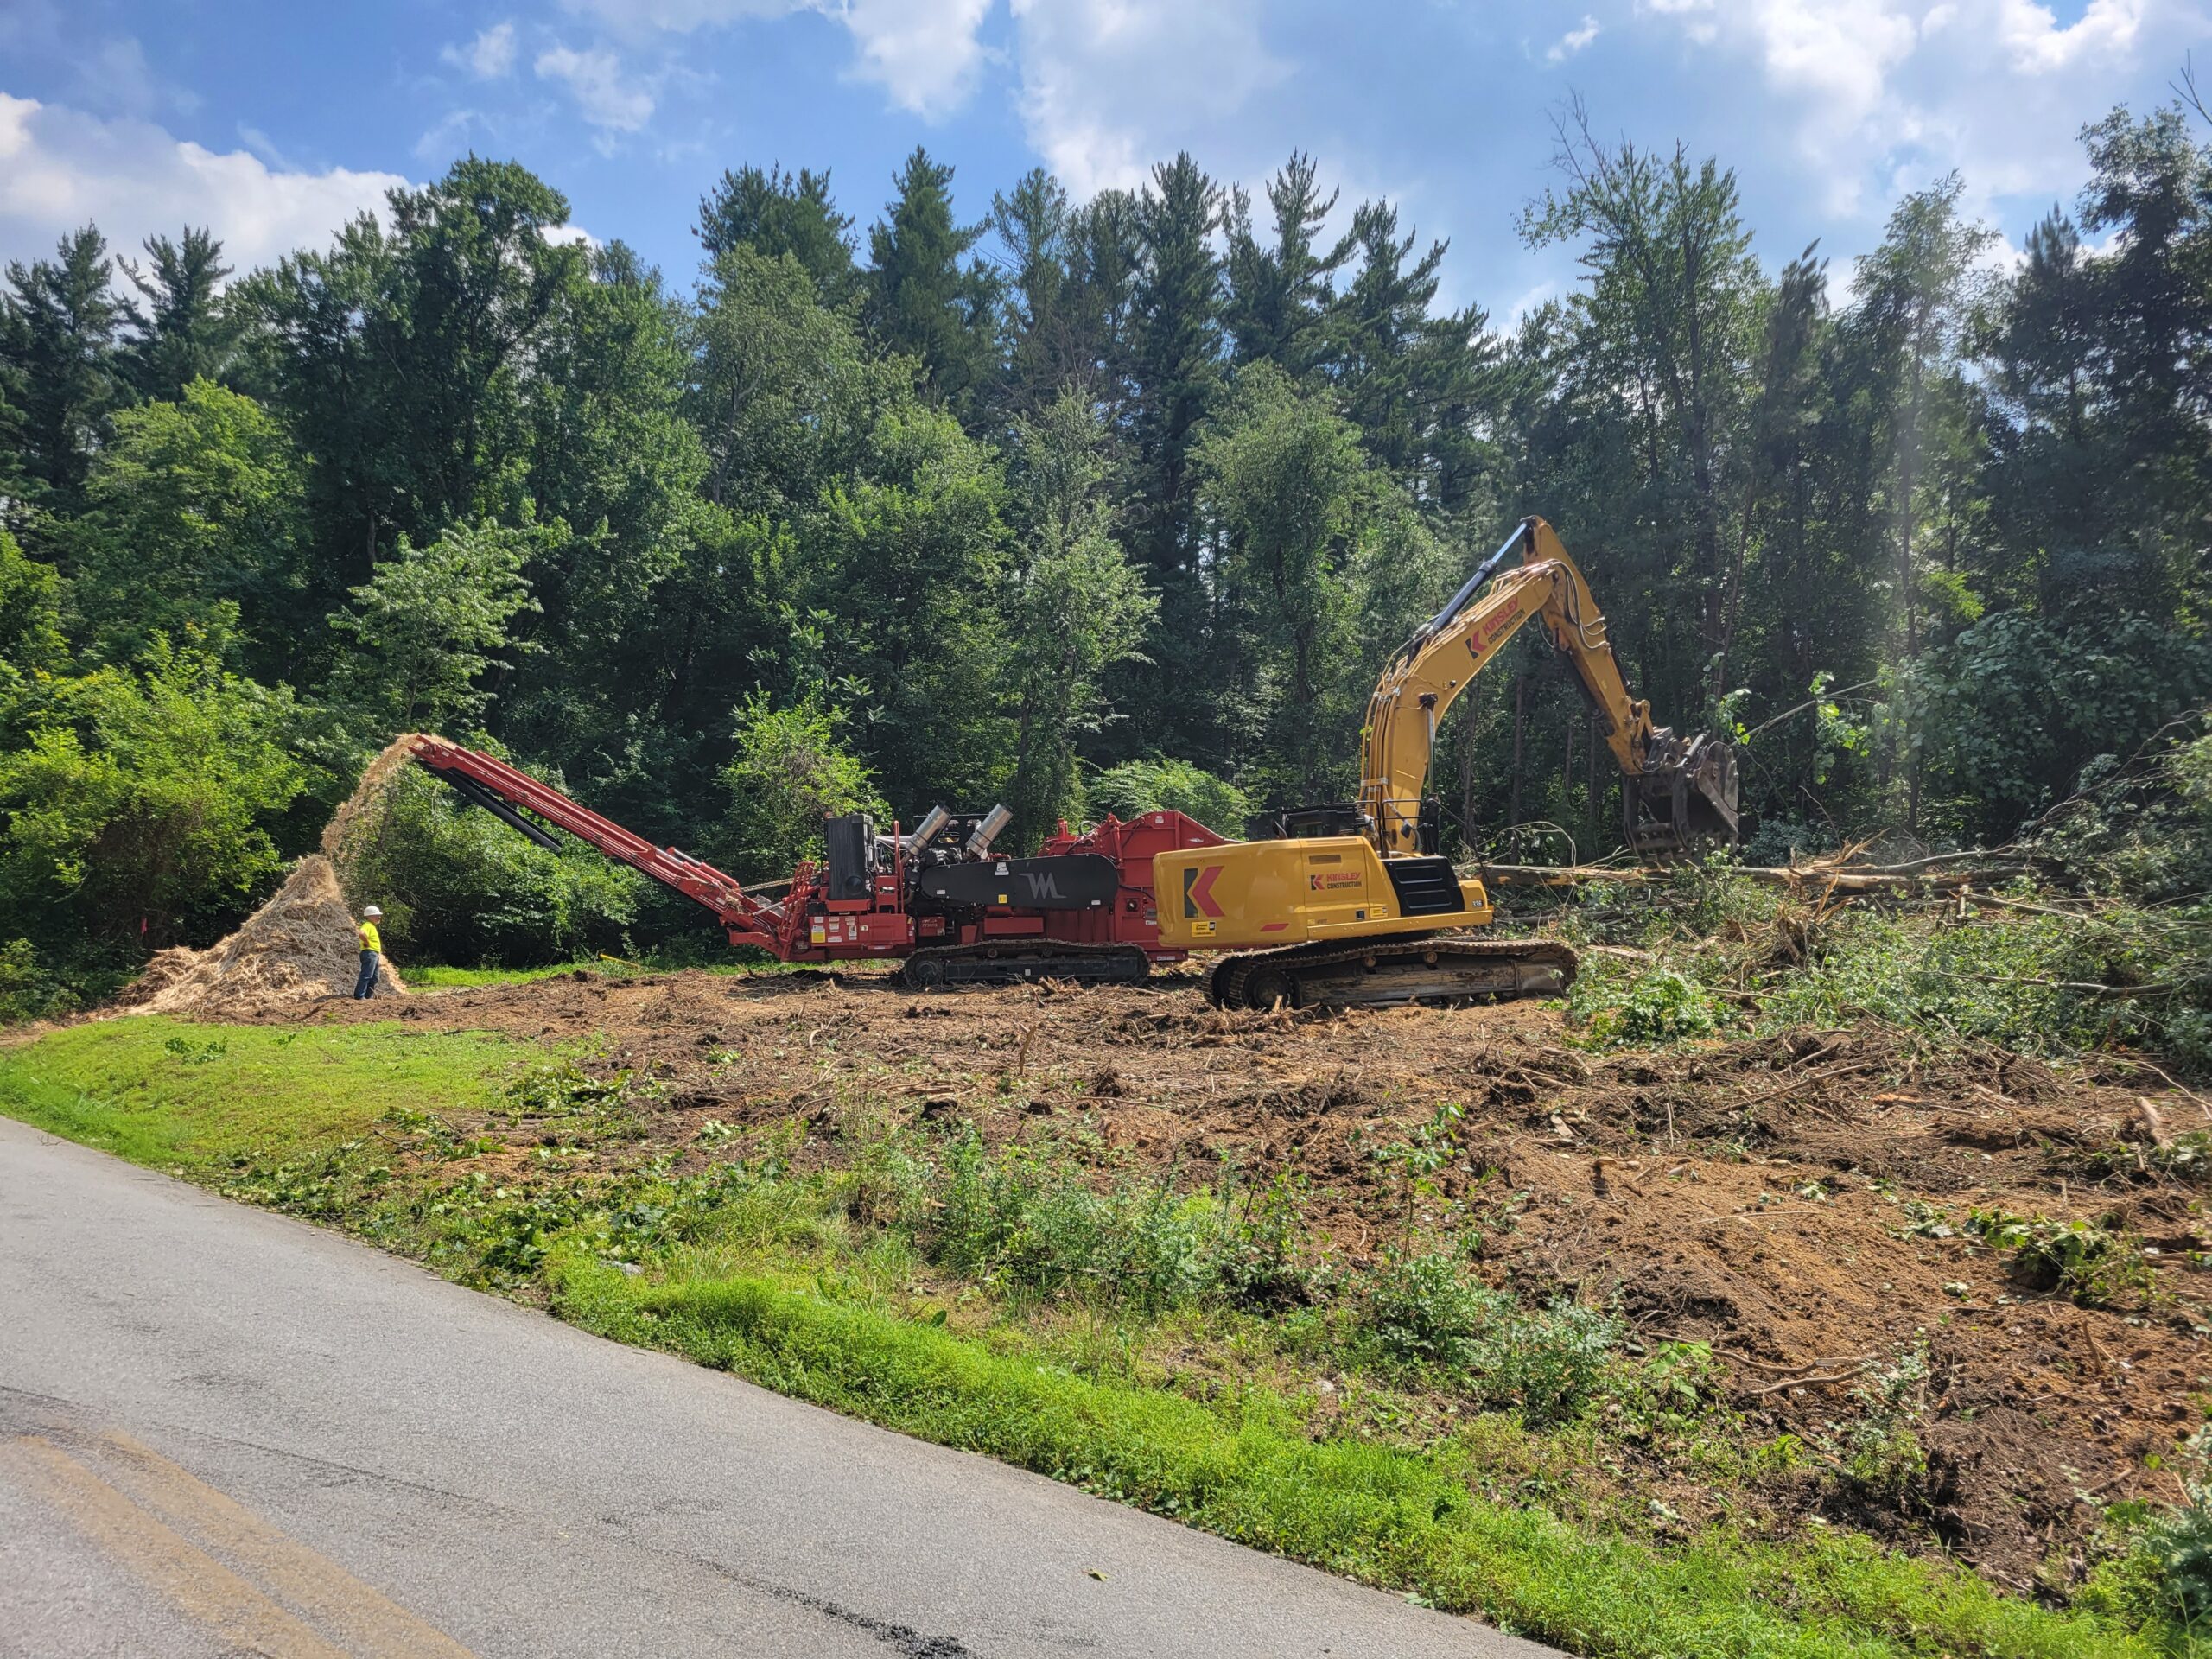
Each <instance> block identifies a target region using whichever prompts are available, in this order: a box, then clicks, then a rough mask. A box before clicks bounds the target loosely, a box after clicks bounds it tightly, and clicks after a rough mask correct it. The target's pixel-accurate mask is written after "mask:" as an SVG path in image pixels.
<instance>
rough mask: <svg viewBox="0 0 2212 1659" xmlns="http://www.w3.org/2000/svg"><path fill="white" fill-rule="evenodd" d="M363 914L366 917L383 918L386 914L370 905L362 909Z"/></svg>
mask: <svg viewBox="0 0 2212 1659" xmlns="http://www.w3.org/2000/svg"><path fill="white" fill-rule="evenodd" d="M361 914H362V915H364V916H381V915H383V914H384V912H382V911H380V910H378V908H377V907H376V906H374V905H369V906H365V907H364V908H363V909H362V912H361Z"/></svg>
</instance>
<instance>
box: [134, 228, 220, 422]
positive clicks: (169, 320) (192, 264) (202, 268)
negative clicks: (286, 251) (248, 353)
mask: <svg viewBox="0 0 2212 1659" xmlns="http://www.w3.org/2000/svg"><path fill="white" fill-rule="evenodd" d="M222 261H223V245H222V244H221V243H220V242H219V241H217V240H216V239H215V238H214V237H213V235H211V234H210V233H209V232H208V231H207V229H206V228H205V227H194V226H186V227H185V232H184V239H183V240H182V241H181V242H172V241H170V240H169V238H168V237H166V236H155V237H149V238H147V240H146V264H145V265H144V267H143V268H142V267H140V266H138V265H137V264H132V263H131V262H130V260H127V259H126V260H124V262H123V269H124V273H125V274H126V275H127V276H128V277H130V285H131V286H132V287H133V288H135V289H137V290H138V293H139V296H140V297H141V298H142V299H143V300H144V302H145V307H144V309H143V312H142V313H140V315H139V317H138V321H139V324H140V327H139V329H138V334H137V338H136V339H134V340H132V341H131V342H130V346H128V347H127V348H126V349H125V351H124V372H125V373H126V374H127V375H128V377H129V378H130V384H131V385H132V387H133V389H135V390H136V391H137V394H138V395H139V396H140V397H144V398H148V399H150V400H152V401H154V402H156V403H164V404H173V403H175V401H176V400H177V399H178V398H179V397H182V396H183V395H184V389H185V387H187V386H188V385H191V384H192V382H194V380H200V379H210V380H212V379H213V378H217V377H218V376H219V375H220V374H221V373H222V372H223V370H224V368H225V367H226V365H227V363H228V361H229V359H230V356H231V353H232V350H233V348H234V347H235V345H236V343H237V340H238V322H237V320H236V319H235V318H234V317H233V316H232V315H231V314H230V312H229V310H228V308H226V307H225V306H224V305H223V303H222V300H221V294H220V289H221V287H222V283H223V279H224V278H225V277H228V276H229V275H230V274H231V267H230V266H228V265H226V264H223V262H222Z"/></svg>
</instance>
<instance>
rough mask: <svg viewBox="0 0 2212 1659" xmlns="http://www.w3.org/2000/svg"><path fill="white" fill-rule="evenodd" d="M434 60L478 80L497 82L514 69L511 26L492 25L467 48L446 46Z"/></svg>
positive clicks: (507, 24) (513, 36)
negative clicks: (465, 72) (463, 71)
mask: <svg viewBox="0 0 2212 1659" xmlns="http://www.w3.org/2000/svg"><path fill="white" fill-rule="evenodd" d="M438 57H439V60H441V61H442V62H444V63H448V64H450V65H452V66H453V67H454V68H456V69H461V70H466V71H467V73H469V74H472V75H474V76H475V77H476V79H479V80H498V79H500V78H501V77H502V76H504V75H505V73H507V72H508V71H509V70H511V69H512V68H513V67H515V26H514V25H513V24H512V23H494V24H493V25H492V27H491V28H489V29H485V30H484V31H483V32H482V33H480V35H477V37H476V38H475V39H474V40H473V41H470V42H469V43H468V44H467V46H448V47H447V48H445V49H444V50H443V51H442V52H440V53H439V54H438Z"/></svg>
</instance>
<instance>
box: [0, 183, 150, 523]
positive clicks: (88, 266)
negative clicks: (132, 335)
mask: <svg viewBox="0 0 2212 1659" xmlns="http://www.w3.org/2000/svg"><path fill="white" fill-rule="evenodd" d="M113 270H114V267H113V264H111V261H110V260H109V258H108V257H107V242H106V240H105V238H103V237H102V236H101V235H100V233H99V231H98V230H97V229H95V228H94V227H93V226H90V225H87V226H85V227H84V229H82V230H80V231H73V232H70V233H69V234H68V235H67V236H65V237H63V238H61V242H60V246H59V247H58V248H57V249H56V250H55V253H54V258H52V259H51V260H47V259H41V260H37V261H35V262H34V263H33V264H29V265H28V266H27V265H24V264H22V263H21V262H20V261H13V260H11V261H10V263H9V265H8V285H9V287H10V289H11V290H12V291H11V292H10V293H9V294H7V295H6V296H0V364H4V365H5V366H6V369H7V371H8V373H9V375H10V378H12V380H13V381H14V385H15V388H16V391H15V400H16V411H17V413H16V429H17V431H18V433H19V434H20V442H21V446H22V448H21V452H20V454H21V461H20V463H19V464H20V466H21V467H22V472H23V474H24V478H25V483H26V487H27V488H28V490H29V492H30V493H31V494H32V495H34V496H35V497H36V498H38V499H39V504H40V505H41V506H42V507H44V508H45V509H46V510H47V511H48V512H55V513H75V512H79V511H80V510H81V509H82V507H83V505H84V494H85V475H86V472H87V470H88V469H89V468H90V467H91V464H92V451H93V450H94V449H95V448H98V447H99V442H100V440H101V438H102V437H103V436H104V435H105V432H106V429H107V418H108V416H109V415H110V414H111V413H112V412H113V411H114V410H116V409H118V408H119V407H121V406H122V405H123V404H126V403H128V402H129V401H130V389H129V387H128V385H126V384H125V383H124V379H123V377H122V375H121V373H120V372H119V370H120V366H121V365H119V364H118V360H117V351H118V340H117V332H118V328H119V327H121V325H122V324H123V323H124V321H126V320H127V318H128V317H129V315H130V313H129V311H128V309H127V308H126V307H125V306H124V302H122V301H121V300H120V299H118V297H117V296H116V295H115V292H114V290H113V289H111V287H110V286H109V277H111V274H112V272H113Z"/></svg>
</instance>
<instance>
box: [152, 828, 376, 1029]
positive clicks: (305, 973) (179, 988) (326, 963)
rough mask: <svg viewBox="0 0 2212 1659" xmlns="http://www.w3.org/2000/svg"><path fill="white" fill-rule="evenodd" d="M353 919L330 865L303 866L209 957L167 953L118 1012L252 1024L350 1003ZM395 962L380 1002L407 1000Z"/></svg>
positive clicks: (354, 967) (355, 950) (311, 862)
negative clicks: (315, 1006) (281, 1013)
mask: <svg viewBox="0 0 2212 1659" xmlns="http://www.w3.org/2000/svg"><path fill="white" fill-rule="evenodd" d="M360 963H361V958H360V947H359V944H358V943H357V941H356V939H355V937H354V932H353V912H351V911H350V910H348V909H347V908H346V895H345V894H344V893H341V892H340V890H339V887H338V877H337V876H336V874H334V873H333V871H332V870H331V868H330V861H329V860H328V859H327V858H323V857H321V856H320V855H309V856H308V857H306V858H303V859H302V860H301V861H299V863H298V864H297V865H296V867H294V868H293V871H292V874H291V876H290V878H289V880H286V881H285V883H284V885H283V887H281V888H279V889H278V890H277V896H276V897H275V898H273V899H270V901H269V902H268V903H267V904H265V905H264V906H262V907H261V908H260V909H259V910H257V911H255V912H253V914H252V915H251V916H249V917H247V918H246V919H245V925H244V926H242V927H240V928H239V929H238V931H237V932H235V933H233V934H232V935H231V936H230V938H227V939H224V940H222V941H221V942H220V943H219V944H213V945H210V946H209V947H208V948H207V950H188V949H186V948H184V947H182V946H179V947H178V948H176V949H175V950H164V951H162V953H161V954H160V955H159V956H157V957H155V958H154V959H153V961H152V962H151V963H148V964H147V968H146V971H145V972H144V973H143V974H142V975H141V976H139V977H138V980H137V982H136V983H135V984H133V985H132V986H131V987H130V989H129V990H128V991H126V992H124V995H123V997H122V999H121V1000H120V1001H118V1002H117V1004H116V1005H115V1006H116V1009H117V1011H118V1012H128V1013H131V1014H212V1015H219V1016H222V1017H225V1018H231V1019H238V1018H251V1017H252V1016H253V1015H256V1014H267V1013H270V1012H271V1011H273V1010H275V1009H277V1008H280V1007H289V1006H290V1005H292V1004H294V1003H298V1002H306V1001H315V1000H316V999H318V998H321V997H331V996H341V997H342V996H351V995H353V981H354V978H355V976H357V975H358V974H359V970H360ZM406 994H407V987H406V986H405V985H404V984H403V983H402V982H401V981H400V978H399V976H398V974H397V973H396V972H394V971H393V969H392V967H391V964H390V963H385V970H384V974H383V976H382V977H381V978H380V979H379V980H378V982H377V995H378V996H380V997H385V996H404V995H406Z"/></svg>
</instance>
